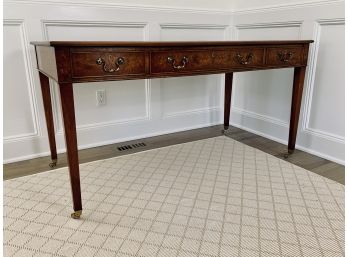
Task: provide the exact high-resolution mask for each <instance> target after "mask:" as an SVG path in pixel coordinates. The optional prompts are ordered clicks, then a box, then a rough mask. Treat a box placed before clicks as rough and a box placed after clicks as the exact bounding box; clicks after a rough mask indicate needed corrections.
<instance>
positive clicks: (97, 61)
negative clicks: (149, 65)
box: [71, 51, 146, 78]
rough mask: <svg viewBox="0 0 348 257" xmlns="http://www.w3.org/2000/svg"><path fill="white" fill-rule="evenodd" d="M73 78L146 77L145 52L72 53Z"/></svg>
mask: <svg viewBox="0 0 348 257" xmlns="http://www.w3.org/2000/svg"><path fill="white" fill-rule="evenodd" d="M71 59H72V76H73V78H84V77H105V76H126V75H144V74H145V71H146V65H145V63H146V61H145V53H144V52H143V51H134V52H133V51H132V52H123V51H115V52H114V51H105V52H104V51H96V52H94V51H90V52H87V51H86V52H83V51H77V52H72V53H71Z"/></svg>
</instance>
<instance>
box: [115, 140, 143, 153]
mask: <svg viewBox="0 0 348 257" xmlns="http://www.w3.org/2000/svg"><path fill="white" fill-rule="evenodd" d="M144 146H146V144H145V143H143V142H140V143H136V144H131V145H123V146H119V147H117V149H118V150H119V151H125V150H130V149H134V148H138V147H144Z"/></svg>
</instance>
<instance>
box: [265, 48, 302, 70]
mask: <svg viewBox="0 0 348 257" xmlns="http://www.w3.org/2000/svg"><path fill="white" fill-rule="evenodd" d="M302 53H303V48H302V47H291V46H289V47H279V48H278V47H275V48H268V49H267V59H266V62H267V64H268V65H285V66H294V65H301V64H302V63H303V54H302Z"/></svg>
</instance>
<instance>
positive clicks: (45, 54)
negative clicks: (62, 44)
mask: <svg viewBox="0 0 348 257" xmlns="http://www.w3.org/2000/svg"><path fill="white" fill-rule="evenodd" d="M35 48H36V58H37V65H38V67H37V68H38V69H39V71H41V72H42V73H44V74H45V75H47V76H49V77H50V78H52V79H54V80H56V81H58V74H57V65H56V56H55V51H54V47H51V46H41V45H40V46H35Z"/></svg>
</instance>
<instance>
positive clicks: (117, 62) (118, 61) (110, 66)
mask: <svg viewBox="0 0 348 257" xmlns="http://www.w3.org/2000/svg"><path fill="white" fill-rule="evenodd" d="M96 63H97V64H98V65H103V70H104V71H105V72H108V73H113V72H116V71H119V70H120V66H121V65H123V64H124V63H125V59H124V58H123V57H118V58H116V57H115V56H112V55H109V56H108V60H107V62H106V61H105V60H104V59H103V58H101V57H99V58H98V59H97V60H96Z"/></svg>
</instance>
